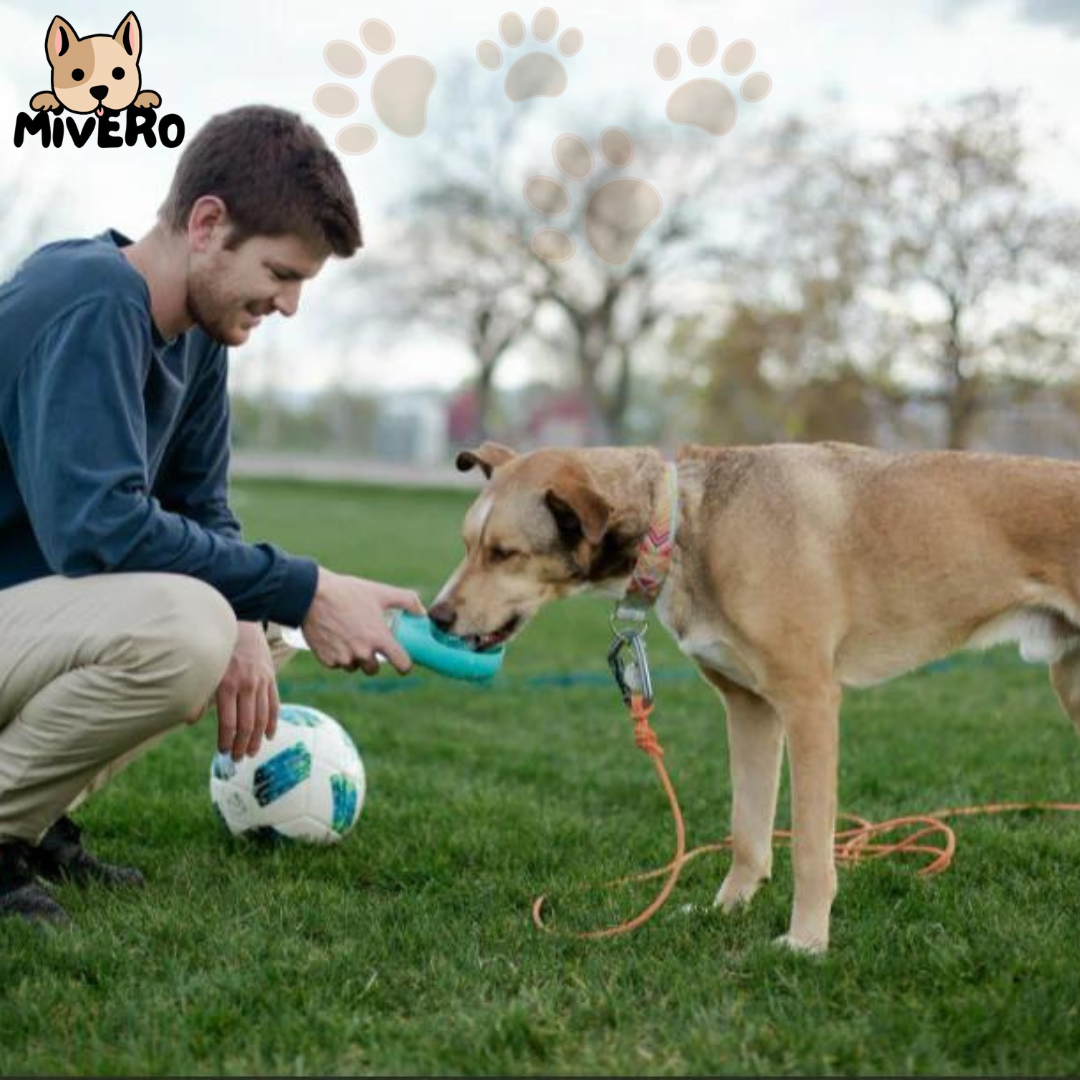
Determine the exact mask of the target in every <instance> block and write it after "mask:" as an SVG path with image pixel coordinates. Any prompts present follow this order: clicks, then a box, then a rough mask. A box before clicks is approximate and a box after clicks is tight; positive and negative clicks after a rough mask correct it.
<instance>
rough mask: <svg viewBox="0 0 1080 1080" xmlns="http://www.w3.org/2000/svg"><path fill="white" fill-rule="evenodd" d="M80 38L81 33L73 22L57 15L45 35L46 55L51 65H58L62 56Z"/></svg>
mask: <svg viewBox="0 0 1080 1080" xmlns="http://www.w3.org/2000/svg"><path fill="white" fill-rule="evenodd" d="M78 40H79V35H78V34H76V33H75V31H74V30H73V29H72V28H71V23H69V22H68V21H67V19H61V18H60V16H59V15H57V16H56V17H55V18H54V19H53V21H52V22H51V23H49V30H48V33H46V35H45V55H46V56H47V57H48V58H49V67H56V65H57V62H58V61H59V59H60V57H61V56H63V55H64V53H66V52H67V51H68V49H70V48H71V46H72V44H73V43H74V42H76V41H78Z"/></svg>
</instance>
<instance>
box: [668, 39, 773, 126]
mask: <svg viewBox="0 0 1080 1080" xmlns="http://www.w3.org/2000/svg"><path fill="white" fill-rule="evenodd" d="M718 44H719V43H718V39H717V36H716V31H715V30H712V29H710V28H709V27H708V26H700V27H698V29H697V30H695V31H694V32H693V33H692V34H691V35H690V40H689V42H688V43H687V46H686V54H687V56H689V57H690V63H692V64H694V65H695V66H697V67H704V66H705V65H706V64H711V63H712V61H713V59H714V58H715V57H716V53H717V48H718ZM756 55H757V49H756V48H754V43H753V42H752V41H749V40H748V39H747V38H739V40H738V41H733V42H732V43H731V44H730V45H729V46H728V47H727V48H726V49H725V50H724V55H723V56H722V57H721V58H720V66H721V67H722V68H723V69H724V72H725V73H726V74H728V75H741V74H742V73H743V72H744V71H746V69H747V68H748V67H750V65H751V64H752V63H753V62H754V57H755V56H756ZM653 69H654V70H655V71H656V74H657V75H659V76H660V78H661V79H664V80H665V81H668V82H670V81H671V80H672V79H676V78H678V75H679V72H680V71H681V70H682V57H681V56H680V55H679V50H678V49H676V48H675V46H674V45H670V44H667V43H665V44H663V45H661V46H659V47H658V48H657V50H656V52H655V53H654V54H653ZM772 85H773V81H772V76H771V75H769V74H767V73H766V72H764V71H755V72H753V74H751V75H747V76H746V78H745V79H743V81H742V85H741V86H740V87H739V93H740V95H741V96H742V99H743V101H747V102H749V103H750V104H755V103H757V102H759V101H763V100H764V99H765V98H767V97H768V96H769V91H770V90H772ZM664 114H665V115H666V116H667V118H668V119H669V120H670V121H671V122H672V123H673V124H691V125H693V126H694V127H698V128H701V130H702V131H707V132H709V134H710V135H726V134H727V133H728V132H729V131H730V130H731V129H732V128H733V127H734V126H735V121H736V120H738V118H739V106H738V104H737V103H736V101H735V95H734V94H732V92H731V91H730V90H729V89H728V88H727V87H726V86H725V85H724V84H723V83H722V82H719V81H717V80H716V79H704V78H702V79H690V80H689V81H688V82H684V83H683V84H682V85H681V86H679V87H677V88H676V89H675V91H674V93H672V95H671V97H669V98H668V100H667V106H666V108H665V109H664Z"/></svg>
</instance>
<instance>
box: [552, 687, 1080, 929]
mask: <svg viewBox="0 0 1080 1080" xmlns="http://www.w3.org/2000/svg"><path fill="white" fill-rule="evenodd" d="M628 705H629V709H630V715H631V717H632V718H633V721H634V742H635V743H636V744H637V746H638V749H640V750H643V751H644V752H645V753H646V754H648V755H649V757H650V758H652V761H653V764H654V765H655V766H656V773H657V776H659V778H660V784H661V786H662V787H663V789H664V792H665V794H666V795H667V797H668V803H669V804H670V806H671V815H672V817H673V818H674V821H675V854H674V855H673V856H672V859H671V862H669V863H668V864H667V865H666V866H661V867H660V868H659V869H656V870H648V871H646V872H645V873H643V874H633V875H631V876H630V877H623V878H616V879H615V880H614V881H608V882H605V883H604V887H605V888H611V887H613V886H615V885H624V884H628V883H630V882H634V881H648V880H650V879H652V878H656V877H662V876H664V875H667V880H666V881H665V882H664V884H663V886H662V887H661V889H660V892H659V893H657V895H656V898H655V899H654V900H653V901H652V902H651V903H650V904H649V905H648V907H646V908H645V909H644V910H642V911H641V912H639V913H638V914H637V915H635V916H634V917H633V918H632V919H627V920H626V921H625V922H621V923H618V924H617V925H615V926H607V927H604V928H602V929H600V930H585V931H577V932H575V931H556V930H553V928H552V927H550V926H548V925H547V924H546V923H545V922H544V918H543V908H544V904H545V903H546V902H547V897H546V896H538V897H537V898H536V900H534V901H533V906H532V918H533V924H534V925H535V926H536V928H537V929H538V930H544V931H546V932H547V933H561V934H566V935H569V936H571V937H576V938H607V937H615V936H617V935H619V934H627V933H629V932H630V931H631V930H636V929H637V928H638V927H639V926H642V925H643V924H644V923H646V922H648V921H649V919H651V918H652V917H653V916H654V915H655V914H656V913H657V912H658V911H659V910H660V908H662V907H663V906H664V904H665V903H666V902H667V899H668V897H669V896H670V895H671V892H672V890H673V889H674V888H675V885H676V883H677V882H678V880H679V875H680V874H681V873H682V870H683V867H684V866H686V864H687V863H688V862H690V860H691V859H695V858H697V857H698V856H699V855H704V854H707V853H708V852H715V851H726V850H729V849H730V848H731V846H732V838H731V837H730V836H728V837H727V838H726V839H724V840H723V841H721V842H720V843H714V844H702V845H701V846H700V847H696V848H694V849H693V850H692V851H687V850H686V828H685V826H684V824H683V816H682V810H681V809H680V808H679V800H678V798H677V796H676V795H675V789H674V787H673V786H672V783H671V778H670V777H669V776H668V773H667V769H666V768H665V767H664V762H663V757H664V751H663V748H662V747H661V746H660V742H659V740H658V739H657V737H656V732H654V731H653V729H652V728H651V727H650V726H649V716H650V714H651V713H652V710H653V706H652V703H651V702H647V701H646V700H645V698H644V697H642V695H641V694H640V693H633V694H631V695H630V700H629V703H628ZM1020 810H1059V811H1065V812H1070V813H1077V812H1080V803H1064V802H1014V803H988V804H986V805H984V806H951V807H945V808H944V809H942V810H935V811H933V812H932V813H930V814H914V815H911V816H908V817H898V818H892V819H890V820H889V821H879V822H876V823H875V822H871V821H867V820H866V819H865V818H861V817H858V816H857V815H855V814H841V815H840V817H842V818H845V819H847V820H849V821H854V822H855V823H856V824H855V825H854V827H852V828H850V829H844V830H843V831H841V832H838V833H836V837H835V839H836V846H835V851H836V859H837V862H840V863H846V864H847V863H849V864H854V863H857V862H860V861H861V860H863V859H881V858H884V857H885V856H887V855H893V854H896V853H897V852H902V853H907V854H910V853H914V854H918V855H929V856H931V859H930V861H929V862H928V863H927V864H926V865H925V866H923V867H921V868H920V869H919V870H918V871H917V872H918V874H919V875H920V876H929V875H931V874H940V873H941V872H942V871H944V870H947V869H948V867H949V864H950V863H951V862H952V859H953V855H954V854H955V853H956V833H955V832H953V830H952V828H951V827H950V826H948V825H946V824H945V819H946V818H951V817H970V816H974V815H976V814H1004V813H1012V812H1016V811H1020ZM912 827H914V828H913V831H911V832H909V833H908V834H907V835H905V836H902V837H900V838H899V839H898V840H894V841H892V842H889V843H885V842H882V841H881V840H880V839H875V838H880V837H883V836H886V835H888V834H889V833H893V832H897V831H898V830H900V829H904V828H912ZM773 836H774V837H775V838H776V839H778V840H784V841H787V842H789V843H790V841H791V832H790V830H787V829H782V830H777V831H776V832H775V833H773ZM932 837H936V838H939V839H940V841H941V843H940V845H937V844H933V843H931V842H930V838H932Z"/></svg>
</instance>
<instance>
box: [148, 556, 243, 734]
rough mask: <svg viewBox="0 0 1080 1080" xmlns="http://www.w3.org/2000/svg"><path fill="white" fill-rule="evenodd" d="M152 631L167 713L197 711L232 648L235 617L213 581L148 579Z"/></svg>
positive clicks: (180, 715) (178, 576) (183, 717)
mask: <svg viewBox="0 0 1080 1080" xmlns="http://www.w3.org/2000/svg"><path fill="white" fill-rule="evenodd" d="M154 589H155V593H156V595H155V604H156V605H157V611H156V616H157V617H156V619H155V622H156V624H157V625H156V632H155V637H156V638H157V641H158V646H159V650H160V654H161V657H162V659H163V661H164V663H163V667H162V674H163V677H164V681H165V682H166V683H167V684H168V691H169V703H170V709H169V712H170V713H173V714H175V715H174V718H175V719H178V720H187V719H192V718H194V717H195V716H197V715H198V714H199V713H200V712H201V711H202V708H203V706H205V704H206V702H207V699H208V698H209V697H210V696H211V695H212V694H213V692H214V691H215V690H216V689H217V686H218V684H219V683H220V682H221V678H222V676H223V675H224V674H225V669H226V668H227V667H228V664H229V660H230V658H231V657H232V654H233V651H234V649H235V648H236V634H237V624H236V616H235V614H234V613H233V610H232V608H231V607H230V606H229V603H228V601H227V600H226V599H225V598H224V597H223V596H222V595H221V593H219V592H218V591H217V590H216V589H215V588H214V587H213V586H211V585H207V584H206V583H205V582H203V581H200V580H199V579H198V578H193V577H189V576H186V575H182V574H162V575H158V576H157V580H156V581H155V583H154Z"/></svg>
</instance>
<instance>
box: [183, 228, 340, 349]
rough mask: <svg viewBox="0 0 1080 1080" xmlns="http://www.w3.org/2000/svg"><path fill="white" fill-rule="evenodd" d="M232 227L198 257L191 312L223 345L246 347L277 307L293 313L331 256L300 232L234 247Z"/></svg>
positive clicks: (192, 273) (192, 270)
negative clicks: (305, 286)
mask: <svg viewBox="0 0 1080 1080" xmlns="http://www.w3.org/2000/svg"><path fill="white" fill-rule="evenodd" d="M227 232H228V230H221V231H220V232H218V233H217V235H215V237H214V238H213V240H212V241H211V242H210V243H209V244H208V245H207V247H206V249H205V250H203V251H200V252H199V253H198V254H197V255H195V256H194V257H192V259H191V262H190V265H189V269H188V278H187V310H188V314H189V315H190V317H191V318H192V320H194V322H195V323H196V324H197V325H198V326H201V327H202V329H203V330H204V331H205V332H206V333H207V334H209V335H210V337H212V338H213V339H214V340H215V341H218V342H220V343H221V344H222V345H234V346H235V345H243V344H244V342H245V341H247V339H248V335H249V334H250V333H251V331H252V330H253V329H254V328H255V327H256V326H258V325H259V323H260V322H261V321H262V319H263V318H264V317H265V316H267V315H270V314H272V313H273V312H275V311H279V312H281V314H282V315H292V314H294V313H295V311H296V309H297V307H298V306H299V304H300V288H301V286H302V285H303V283H304V282H305V281H306V280H308V279H309V278H313V277H314V276H315V275H316V274H317V273H318V272H319V270H321V269H322V265H323V263H324V262H325V261H326V255H325V254H323V253H321V252H316V251H314V250H313V249H312V248H311V246H310V245H309V244H307V243H305V242H304V241H303V240H301V239H300V238H299V237H297V236H292V235H285V236H252V237H249V238H248V239H247V240H245V241H244V242H243V243H242V244H241V245H240V246H239V247H238V248H236V249H235V250H234V251H230V250H229V249H228V248H226V247H225V241H226V239H227Z"/></svg>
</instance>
